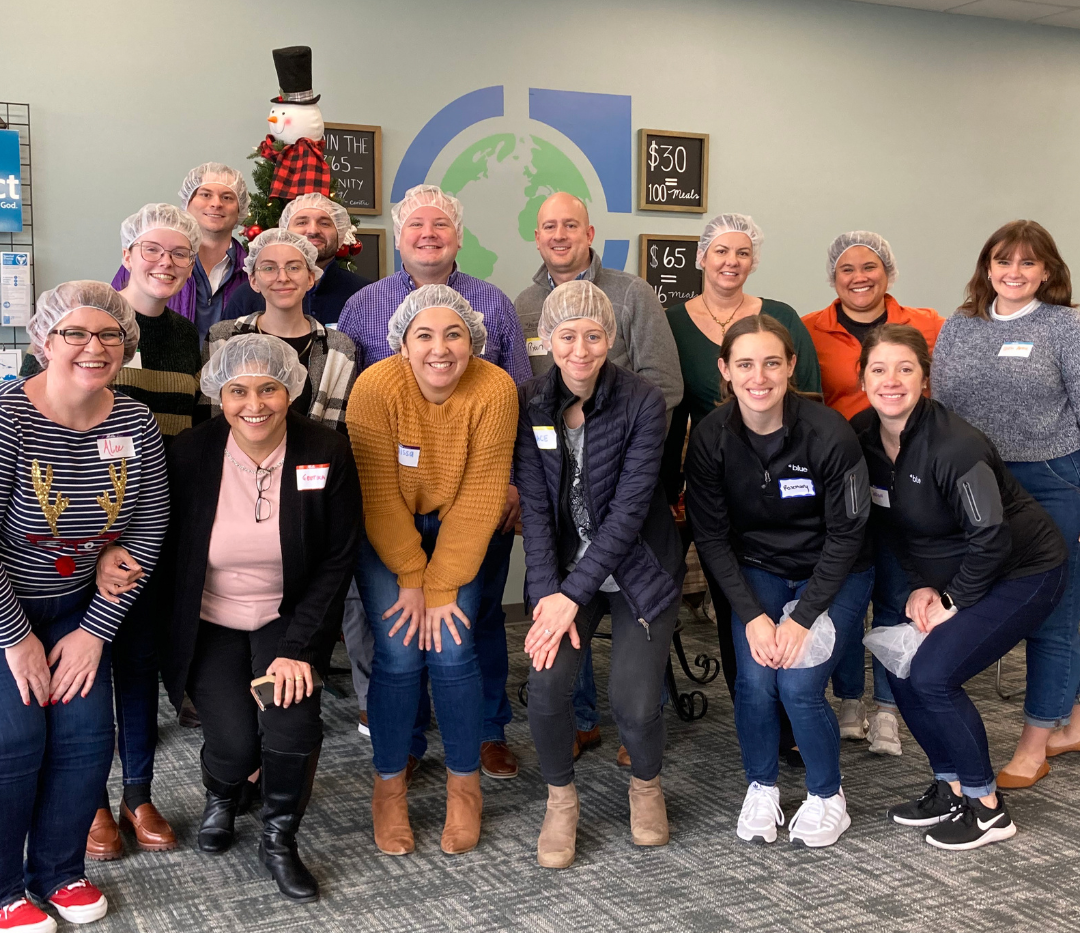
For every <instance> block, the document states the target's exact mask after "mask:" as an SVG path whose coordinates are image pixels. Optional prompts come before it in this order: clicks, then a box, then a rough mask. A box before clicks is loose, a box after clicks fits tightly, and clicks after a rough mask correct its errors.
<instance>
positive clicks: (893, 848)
mask: <svg viewBox="0 0 1080 933" xmlns="http://www.w3.org/2000/svg"><path fill="white" fill-rule="evenodd" d="M686 624H687V631H686V632H685V633H684V642H685V644H686V646H687V653H688V654H689V655H690V656H691V657H693V656H694V655H695V654H696V653H697V652H698V651H706V652H709V653H711V654H713V655H715V654H717V652H716V637H715V631H710V628H709V626H708V624H706V623H697V622H694V621H692V620H691V619H690V617H689V615H687V616H686ZM525 631H526V626H525V625H524V624H518V625H513V626H510V627H509V637H510V644H511V675H510V683H511V687H512V688H514V689H512V690H511V695H512V702H513V706H514V722H513V723H512V724H511V726H510V728H509V729H508V738H509V741H510V743H511V745H512V747H513V748H514V750H515V751H516V752H517V753H518V755H519V757H520V760H521V774H520V776H519V777H518V778H517V779H516V780H510V781H493V780H490V779H488V778H486V777H485V778H484V779H483V790H484V831H483V836H482V838H481V842H480V846H479V847H478V848H477V849H476V850H475V851H474V852H471V853H468V854H466V855H462V856H457V857H453V858H451V857H447V856H445V855H443V854H442V852H441V851H440V850H439V835H440V833H441V829H442V819H443V816H444V799H445V797H444V781H445V771H444V770H443V769H442V765H441V746H440V744H439V740H438V734H437V732H433V733H432V735H431V748H430V750H429V752H428V756H427V758H426V759H425V761H424V763H423V766H422V767H421V770H420V771H419V773H418V775H417V778H416V780H415V782H414V784H413V787H412V790H411V792H410V797H409V804H410V812H411V815H412V821H413V829H414V832H415V834H416V840H417V851H416V852H415V853H414V854H413V855H411V856H408V857H404V858H391V857H387V856H384V855H381V854H380V853H379V852H378V850H377V849H376V848H375V844H374V841H373V838H372V831H371V811H370V793H371V780H372V771H371V746H370V743H369V742H368V740H367V739H365V738H363V737H361V736H359V735H358V734H357V731H356V722H357V713H356V703H355V699H354V698H353V697H352V696H351V688H347V678H340V679H338V680H337V681H336V683H338V684H339V685H340V686H342V687H343V688H347V689H348V693H349V694H350V695H349V696H348V697H347V698H346V699H334V698H332V697H329V696H327V697H326V698H325V702H324V719H325V722H326V731H327V737H326V742H325V745H324V748H323V755H322V760H321V763H320V766H319V773H318V777H317V780H316V785H315V792H314V796H313V799H312V802H311V806H310V808H309V810H308V814H307V817H306V819H305V821H304V824H303V828H302V836H301V851H302V853H303V855H304V858H305V860H306V862H307V864H308V865H309V866H310V867H311V868H312V870H313V871H314V873H315V874H316V876H317V877H318V879H319V882H320V884H321V886H322V897H321V898H320V900H319V901H317V902H316V903H314V904H309V905H293V904H291V903H289V902H287V901H285V900H284V899H282V898H281V897H280V896H279V895H278V893H277V890H276V888H275V886H274V884H273V882H272V881H270V880H269V879H268V878H265V877H264V876H262V875H261V874H260V873H259V867H258V864H257V859H256V846H257V843H258V831H259V824H258V818H257V816H256V815H254V814H249V815H246V816H244V817H242V818H240V820H239V821H238V830H239V838H238V842H237V845H236V846H235V847H234V849H233V850H232V851H230V852H229V853H227V854H226V855H224V856H220V857H212V856H207V855H203V854H201V853H199V852H198V851H196V850H195V848H194V843H195V834H196V829H197V825H198V818H199V815H200V813H201V810H202V787H201V785H200V783H199V768H198V760H199V759H198V754H199V745H200V742H201V736H200V733H199V732H198V731H192V730H185V729H181V728H179V726H177V725H176V721H175V718H174V717H173V716H171V715H166V714H167V713H171V710H170V709H168V708H167V706H166V704H165V702H164V698H163V703H162V717H161V745H160V748H159V751H158V758H157V778H156V780H155V783H154V799H155V802H156V803H157V805H158V806H159V808H160V809H161V811H162V812H163V813H164V814H165V816H166V817H167V818H168V819H170V820H171V821H172V824H173V826H174V827H175V829H176V831H177V834H178V836H179V838H180V847H179V849H177V850H176V851H174V852H167V853H147V852H139V851H137V850H136V849H135V848H134V845H133V843H132V842H131V840H128V854H127V855H126V856H125V857H124V858H123V859H121V860H120V861H116V862H111V863H104V864H101V863H98V864H91V867H90V877H91V879H92V880H94V881H95V882H96V883H97V884H99V885H100V886H101V888H102V889H103V890H104V891H105V892H106V894H107V895H108V897H109V901H110V904H111V909H110V912H109V915H108V917H107V918H106V919H105V920H104V921H102V922H101V923H100V924H97V925H95V927H94V929H95V930H101V931H102V933H105V931H108V933H121V931H122V933H136V931H137V933H165V931H170V933H172V931H200V933H201V931H206V933H218V931H221V933H226V931H228V933H236V931H245V933H249V931H250V933H255V931H267V933H269V931H282V933H284V931H297V933H300V931H305V933H307V931H311V933H315V931H319V933H353V931H368V930H371V931H380V933H399V931H401V933H404V931H410V933H429V931H430V933H434V931H459V930H460V931H466V930H467V931H471V933H484V931H517V930H527V931H530V933H577V931H703V933H705V931H707V933H714V931H727V930H733V931H734V930H737V931H748V933H750V931H766V930H782V931H791V933H803V931H806V933H818V931H830V933H847V931H851V933H855V931H860V933H863V931H866V933H886V931H889V933H891V931H923V930H926V931H934V933H944V931H948V933H969V931H970V933H976V931H978V933H986V931H995V933H996V931H1006V930H1032V931H1047V933H1049V931H1058V930H1061V931H1070V933H1075V931H1076V930H1078V929H1080V754H1070V755H1064V756H1061V757H1059V758H1058V759H1056V761H1055V762H1054V765H1053V771H1052V773H1051V774H1050V776H1049V777H1048V778H1046V779H1045V780H1043V781H1042V782H1040V783H1039V784H1038V785H1036V786H1035V787H1034V788H1032V789H1030V790H1026V791H1017V792H1015V793H1013V794H1011V795H1010V797H1009V806H1010V809H1011V811H1012V815H1013V818H1014V820H1015V821H1016V823H1017V824H1018V826H1019V830H1020V831H1019V833H1018V834H1017V835H1016V836H1015V837H1014V838H1013V839H1011V840H1009V841H1007V842H1005V843H1001V844H997V845H993V846H988V847H985V848H983V849H980V850H977V851H974V852H969V853H948V852H942V851H941V850H937V849H933V848H931V847H930V846H928V845H926V844H925V843H924V842H923V841H922V836H921V834H920V833H919V832H918V831H917V830H913V829H905V828H901V827H898V826H895V825H892V824H887V823H886V822H885V820H884V813H885V809H886V807H887V806H888V805H889V804H891V803H893V802H895V801H897V800H898V799H901V798H906V797H910V796H912V795H914V794H917V793H919V792H921V791H922V790H923V789H924V788H925V786H926V784H927V783H928V782H929V772H928V766H927V762H926V758H925V756H924V755H923V754H922V753H921V752H920V750H919V748H918V746H917V745H916V744H915V742H914V740H912V739H911V737H910V735H908V734H907V733H906V732H904V733H903V739H904V754H903V757H901V758H879V757H876V756H874V755H871V754H870V753H869V752H868V750H867V744H866V743H865V742H844V743H843V745H844V747H843V751H842V766H843V772H844V789H845V792H846V794H847V798H848V808H849V812H850V813H851V818H852V826H851V829H850V830H848V832H847V833H846V834H845V835H844V836H843V837H842V839H841V840H840V842H839V843H838V844H837V845H835V846H833V847H831V848H828V849H820V850H809V849H805V848H802V847H795V846H792V845H791V844H790V843H788V842H787V833H786V830H784V829H782V830H781V832H780V838H779V839H778V840H777V842H776V844H775V845H772V846H751V845H747V844H746V843H743V842H741V841H740V840H739V839H738V838H737V837H736V835H735V823H736V820H737V817H738V811H739V806H740V804H741V802H742V797H743V794H744V792H745V788H746V783H745V779H744V776H743V772H742V766H741V763H740V758H739V748H738V742H737V740H736V737H735V728H734V724H733V721H732V707H731V703H730V701H729V699H728V696H727V692H726V689H725V688H724V685H723V679H722V677H719V678H717V679H716V680H715V681H714V682H713V683H712V684H710V685H708V686H706V687H704V688H703V691H704V693H705V694H706V695H707V696H708V699H709V710H708V714H707V715H706V716H705V718H704V719H701V720H699V721H697V722H693V723H683V722H681V721H679V720H678V719H677V718H676V717H675V715H674V714H673V713H672V712H671V711H670V709H669V710H668V712H667V714H666V715H667V728H668V746H667V757H666V761H665V766H664V773H663V782H664V790H665V794H666V797H667V803H668V813H669V816H670V820H671V828H672V839H671V843H670V844H669V845H668V846H666V847H662V848H656V849H637V848H635V847H634V846H633V845H632V844H631V841H630V831H629V808H628V802H627V786H628V780H629V777H628V774H627V772H626V770H624V769H620V768H619V767H618V766H617V765H616V763H615V752H616V749H617V748H618V745H619V740H618V734H617V731H616V729H615V727H614V725H613V723H612V722H611V719H610V716H608V715H607V709H606V704H605V701H604V700H602V701H601V705H602V708H603V713H604V718H603V720H602V722H601V728H602V731H603V745H602V746H601V747H600V748H598V749H595V750H592V751H589V752H587V753H586V754H585V755H584V756H583V757H582V758H581V760H580V761H579V762H578V768H577V784H578V788H579V790H580V793H581V823H580V829H579V833H578V859H577V862H576V863H575V864H574V866H573V867H572V868H570V869H569V870H566V871H562V872H553V871H545V870H544V869H541V868H539V867H538V866H537V864H536V858H535V853H536V849H535V846H536V836H537V833H538V831H539V827H540V823H541V820H542V818H543V813H544V803H545V797H546V794H545V788H544V784H543V781H542V780H541V778H540V775H539V771H538V767H537V760H536V753H535V751H534V749H533V747H532V742H531V741H530V739H529V731H528V724H527V722H526V720H525V711H524V709H523V708H522V707H521V706H520V705H519V703H518V701H517V697H516V685H517V684H518V683H520V682H521V681H522V680H524V679H525V677H526V658H525V656H524V654H522V653H521V645H522V642H523V640H524V636H525ZM607 653H608V645H607V644H605V643H601V642H597V643H596V671H597V679H598V682H599V687H600V689H601V693H602V694H603V693H604V691H605V689H606V671H607ZM676 670H677V677H678V679H679V682H680V685H681V686H682V687H683V689H685V688H686V686H687V685H688V682H687V681H686V679H685V678H684V677H683V676H682V674H681V672H678V668H677V667H676ZM1005 680H1006V682H1007V684H1009V685H1012V686H1022V681H1023V654H1022V649H1020V650H1018V651H1017V652H1014V653H1013V654H1012V655H1010V656H1009V657H1008V658H1007V659H1006V668H1005ZM969 689H970V692H971V694H972V696H973V697H974V698H975V701H976V703H977V704H978V706H979V709H980V710H981V711H982V714H983V717H984V719H985V721H986V725H987V730H988V732H989V734H990V740H991V753H992V756H993V760H994V763H995V766H997V767H1000V766H1001V765H1002V764H1004V763H1005V762H1006V761H1007V760H1008V758H1009V756H1010V755H1011V752H1012V748H1013V745H1014V743H1015V741H1016V738H1017V736H1018V735H1019V732H1020V727H1021V724H1022V720H1021V702H1022V701H1021V700H1020V699H1019V698H1015V699H1013V700H1011V701H1003V700H1001V699H1000V698H999V697H998V696H997V695H996V693H995V690H994V680H993V671H992V670H991V671H988V672H986V673H984V674H982V675H980V676H979V677H978V678H976V679H975V680H974V681H972V683H971V684H970V685H969ZM118 772H119V764H118V763H115V764H114V769H113V778H112V791H113V799H114V801H115V800H117V799H118V794H119V777H118ZM780 788H781V800H782V805H783V807H784V811H785V813H786V814H787V816H788V817H789V818H790V816H791V815H792V814H793V813H794V811H795V810H796V808H797V807H798V805H799V803H800V802H801V801H802V799H803V796H804V793H805V792H804V788H803V785H802V772H797V771H793V770H791V769H788V768H787V767H786V766H782V768H781V775H780ZM62 926H63V925H62Z"/></svg>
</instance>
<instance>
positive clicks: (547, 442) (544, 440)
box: [533, 424, 559, 450]
mask: <svg viewBox="0 0 1080 933" xmlns="http://www.w3.org/2000/svg"><path fill="white" fill-rule="evenodd" d="M533 437H535V438H536V446H537V447H539V448H540V449H541V450H555V449H556V448H557V447H558V446H559V442H558V439H557V437H556V434H555V428H554V426H553V425H550V424H548V425H535V424H534V425H533Z"/></svg>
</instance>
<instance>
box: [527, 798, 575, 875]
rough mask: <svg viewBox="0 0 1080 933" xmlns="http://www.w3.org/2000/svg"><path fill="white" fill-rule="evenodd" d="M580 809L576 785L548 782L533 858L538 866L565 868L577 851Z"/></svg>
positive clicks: (571, 861) (571, 862) (570, 863)
mask: <svg viewBox="0 0 1080 933" xmlns="http://www.w3.org/2000/svg"><path fill="white" fill-rule="evenodd" d="M580 813H581V804H580V803H579V801H578V794H577V788H576V787H574V785H573V783H572V782H571V783H570V784H567V785H566V786H565V787H556V786H555V785H554V784H548V802H547V813H545V814H544V825H543V827H542V828H541V830H540V838H539V839H538V840H537V843H536V861H537V862H539V864H540V867H541V868H569V867H570V866H571V865H572V864H573V863H574V856H575V854H576V853H577V824H578V815H579V814H580Z"/></svg>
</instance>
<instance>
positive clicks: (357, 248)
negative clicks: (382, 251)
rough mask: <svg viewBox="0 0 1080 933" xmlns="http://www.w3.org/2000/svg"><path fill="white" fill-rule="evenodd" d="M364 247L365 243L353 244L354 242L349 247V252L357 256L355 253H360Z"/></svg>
mask: <svg viewBox="0 0 1080 933" xmlns="http://www.w3.org/2000/svg"><path fill="white" fill-rule="evenodd" d="M363 248H364V244H363V243H353V244H352V246H350V247H349V254H350V255H351V256H355V255H356V254H357V253H359V252H360V251H361V250H362V249H363Z"/></svg>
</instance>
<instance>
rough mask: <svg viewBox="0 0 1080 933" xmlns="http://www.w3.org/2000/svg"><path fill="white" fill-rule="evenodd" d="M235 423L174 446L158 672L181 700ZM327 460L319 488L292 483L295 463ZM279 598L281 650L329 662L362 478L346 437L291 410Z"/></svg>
mask: <svg viewBox="0 0 1080 933" xmlns="http://www.w3.org/2000/svg"><path fill="white" fill-rule="evenodd" d="M228 437H229V423H228V422H227V421H226V420H225V417H224V416H223V415H218V416H217V417H215V418H212V419H211V420H209V421H206V422H204V423H203V424H200V425H198V426H197V427H194V428H189V429H188V430H186V431H184V432H182V433H181V434H179V435H177V436H176V438H174V439H173V442H172V444H171V445H170V449H169V453H168V458H169V460H168V462H169V492H170V499H171V519H170V522H169V533H168V536H167V539H166V544H165V550H164V552H163V556H164V558H165V559H164V560H163V561H162V563H161V566H162V567H163V568H168V573H169V574H170V577H171V580H170V581H169V583H170V584H171V587H170V588H169V589H167V590H166V592H169V593H171V594H172V616H171V619H170V624H169V625H168V626H167V628H166V630H165V631H164V632H163V635H164V636H165V640H166V644H165V645H164V646H163V648H164V650H163V651H162V652H161V673H162V678H163V680H164V681H165V687H166V689H167V690H168V691H169V697H170V699H171V700H172V701H173V704H174V705H175V706H176V708H177V709H179V708H180V701H181V700H182V699H183V695H184V689H185V688H186V686H187V680H188V670H189V668H190V666H191V659H192V657H193V655H194V653H195V639H196V636H197V635H198V631H199V616H200V611H201V608H202V594H203V586H204V584H205V581H206V562H207V557H208V554H209V551H210V532H211V531H212V529H213V527H214V517H215V515H216V514H217V503H218V494H219V491H220V488H221V471H222V464H223V462H224V459H225V443H226V441H227V440H228ZM312 463H329V464H330V473H329V476H328V477H327V480H326V486H325V488H323V489H307V490H303V491H300V490H298V489H297V488H296V482H295V480H294V477H295V476H296V468H297V466H299V465H304V464H312ZM281 475H282V483H281V502H280V505H279V527H280V532H281V566H282V575H283V578H284V579H283V580H282V599H281V607H280V610H279V612H280V615H281V618H283V619H284V620H286V622H287V628H286V630H285V636H284V637H283V638H282V640H281V643H280V645H279V646H278V652H277V653H278V656H279V657H284V658H293V659H295V660H298V661H308V662H315V661H318V662H320V663H321V664H322V665H325V664H326V663H327V661H328V659H329V653H330V650H332V648H333V644H334V640H335V639H336V638H337V634H338V632H339V631H340V628H341V616H342V610H343V608H344V605H345V595H346V593H347V592H348V589H349V583H350V581H351V580H352V575H353V569H354V566H355V564H356V555H357V552H358V551H359V549H360V543H361V540H362V537H361V536H362V534H363V531H362V529H363V515H362V510H361V501H360V481H359V479H358V478H357V475H356V462H355V461H354V460H353V453H352V449H351V448H350V446H349V441H348V439H347V438H346V437H344V436H343V435H342V434H340V433H339V432H337V431H334V430H333V429H331V428H328V427H326V426H325V425H321V424H317V423H316V422H314V421H311V420H309V419H307V418H304V417H303V416H301V415H298V414H296V413H295V412H293V411H290V412H289V413H288V416H287V420H286V446H285V463H284V464H283V465H282V468H281Z"/></svg>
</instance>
